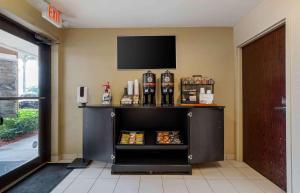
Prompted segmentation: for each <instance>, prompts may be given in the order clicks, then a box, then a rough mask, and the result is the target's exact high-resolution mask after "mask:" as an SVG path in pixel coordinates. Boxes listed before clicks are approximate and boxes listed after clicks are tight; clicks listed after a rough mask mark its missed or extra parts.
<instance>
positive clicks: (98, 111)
mask: <svg viewBox="0 0 300 193" xmlns="http://www.w3.org/2000/svg"><path fill="white" fill-rule="evenodd" d="M113 115H114V109H113V108H84V110H83V158H85V159H89V160H96V161H105V162H112V159H111V156H112V155H113V125H114V118H113Z"/></svg>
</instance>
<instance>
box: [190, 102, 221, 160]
mask: <svg viewBox="0 0 300 193" xmlns="http://www.w3.org/2000/svg"><path fill="white" fill-rule="evenodd" d="M190 112H191V113H192V114H190V115H191V116H190V154H191V155H192V159H191V161H190V162H191V164H197V163H203V162H210V161H220V160H224V109H223V108H218V107H217V108H193V109H191V110H190Z"/></svg>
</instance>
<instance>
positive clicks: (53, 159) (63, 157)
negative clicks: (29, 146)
mask: <svg viewBox="0 0 300 193" xmlns="http://www.w3.org/2000/svg"><path fill="white" fill-rule="evenodd" d="M76 158H82V154H81V153H79V154H76V153H74V154H62V155H61V156H57V155H53V156H51V162H58V163H69V162H72V161H73V160H74V159H76ZM224 160H235V154H224Z"/></svg>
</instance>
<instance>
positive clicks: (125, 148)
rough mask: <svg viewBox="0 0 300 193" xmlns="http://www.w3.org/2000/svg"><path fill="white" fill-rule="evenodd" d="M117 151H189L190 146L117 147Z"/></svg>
mask: <svg viewBox="0 0 300 193" xmlns="http://www.w3.org/2000/svg"><path fill="white" fill-rule="evenodd" d="M115 148H116V149H117V150H187V149H188V145H116V146H115Z"/></svg>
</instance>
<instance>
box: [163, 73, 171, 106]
mask: <svg viewBox="0 0 300 193" xmlns="http://www.w3.org/2000/svg"><path fill="white" fill-rule="evenodd" d="M160 80H161V105H174V74H173V73H171V72H169V71H168V70H167V71H165V72H164V73H162V74H161V79H160Z"/></svg>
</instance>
